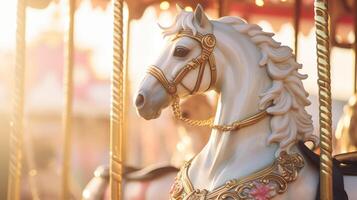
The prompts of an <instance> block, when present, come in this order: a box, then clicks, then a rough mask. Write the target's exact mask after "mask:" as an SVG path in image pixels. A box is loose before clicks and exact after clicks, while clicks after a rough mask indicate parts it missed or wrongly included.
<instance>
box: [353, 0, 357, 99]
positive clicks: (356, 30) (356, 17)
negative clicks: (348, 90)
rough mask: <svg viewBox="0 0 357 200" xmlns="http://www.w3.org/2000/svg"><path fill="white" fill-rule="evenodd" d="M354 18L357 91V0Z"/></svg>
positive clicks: (355, 83)
mask: <svg viewBox="0 0 357 200" xmlns="http://www.w3.org/2000/svg"><path fill="white" fill-rule="evenodd" d="M353 6H354V7H353V10H354V11H355V12H354V19H353V30H354V35H355V41H354V43H353V50H354V53H355V74H354V75H355V77H354V88H353V89H354V90H353V91H354V93H357V0H355V1H354V5H353Z"/></svg>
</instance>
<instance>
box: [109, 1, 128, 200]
mask: <svg viewBox="0 0 357 200" xmlns="http://www.w3.org/2000/svg"><path fill="white" fill-rule="evenodd" d="M123 6H124V0H115V1H114V35H113V44H114V46H113V48H114V49H113V73H112V80H111V92H112V94H111V96H112V99H111V114H110V156H111V157H110V199H112V200H119V199H121V198H122V172H123V171H122V162H123V131H124V128H125V127H124V89H125V88H124V50H123Z"/></svg>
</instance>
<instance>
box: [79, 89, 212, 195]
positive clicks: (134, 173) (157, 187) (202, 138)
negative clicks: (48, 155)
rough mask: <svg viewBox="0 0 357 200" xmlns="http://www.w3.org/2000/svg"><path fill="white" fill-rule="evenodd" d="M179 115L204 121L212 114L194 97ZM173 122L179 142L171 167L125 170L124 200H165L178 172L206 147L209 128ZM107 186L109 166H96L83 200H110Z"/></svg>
mask: <svg viewBox="0 0 357 200" xmlns="http://www.w3.org/2000/svg"><path fill="white" fill-rule="evenodd" d="M182 112H183V114H184V115H185V116H187V117H192V118H194V119H203V118H206V117H210V116H212V115H213V113H214V110H213V107H212V105H211V104H210V102H209V99H208V98H207V97H206V96H204V95H196V96H192V97H190V98H188V99H186V100H185V101H184V102H183V103H182ZM175 122H177V125H178V134H179V141H178V143H177V145H176V150H175V152H174V153H173V156H172V158H171V163H170V165H162V164H160V165H157V164H155V165H151V166H148V167H145V168H143V169H136V168H132V167H125V171H126V172H125V174H124V181H125V184H124V199H125V200H145V199H149V200H150V199H155V200H167V199H168V198H169V195H168V193H169V191H170V188H171V183H172V182H173V181H174V178H175V176H176V174H177V172H178V168H179V167H181V166H182V165H183V164H184V162H185V161H188V160H190V159H191V158H192V157H193V156H194V155H195V154H197V153H198V152H199V151H200V150H201V149H202V148H203V146H204V145H205V144H206V143H207V141H208V137H209V133H210V130H209V129H208V128H205V127H192V126H188V125H186V124H184V123H181V122H180V121H175ZM108 186H109V169H108V166H99V167H98V168H97V169H96V170H95V172H94V177H93V178H92V179H91V181H90V182H89V183H88V184H87V186H86V187H85V189H84V191H83V195H82V196H83V200H97V199H109V198H108V192H109V190H108V189H109V187H108ZM165 191H166V192H165Z"/></svg>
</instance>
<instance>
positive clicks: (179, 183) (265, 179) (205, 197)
mask: <svg viewBox="0 0 357 200" xmlns="http://www.w3.org/2000/svg"><path fill="white" fill-rule="evenodd" d="M189 166H190V162H187V163H186V164H185V165H184V166H183V167H182V169H181V171H180V172H179V173H178V175H177V177H176V179H175V183H174V185H173V187H172V188H173V189H172V190H171V193H170V194H171V200H224V199H227V198H231V199H234V200H248V199H249V200H268V199H271V198H273V197H274V196H277V195H279V194H283V193H284V192H286V190H287V188H288V184H289V183H290V182H293V181H295V180H296V179H297V177H298V173H299V171H300V170H301V169H302V168H303V167H304V159H303V157H302V156H301V155H299V154H297V153H295V154H288V153H286V152H285V151H283V152H281V153H280V155H279V157H278V158H277V160H276V161H275V162H274V164H273V165H271V166H269V167H267V168H265V169H263V170H261V171H259V172H257V173H255V174H253V175H251V176H248V177H246V178H244V179H241V180H238V179H233V180H230V181H228V182H227V183H226V184H224V185H222V186H221V187H219V188H217V189H215V190H213V191H207V190H197V189H194V188H193V186H192V183H191V181H190V180H189V178H188V168H189Z"/></svg>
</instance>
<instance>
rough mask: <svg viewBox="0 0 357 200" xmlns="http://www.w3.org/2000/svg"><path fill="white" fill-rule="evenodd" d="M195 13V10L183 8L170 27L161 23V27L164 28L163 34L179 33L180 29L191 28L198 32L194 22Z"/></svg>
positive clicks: (194, 32)
mask: <svg viewBox="0 0 357 200" xmlns="http://www.w3.org/2000/svg"><path fill="white" fill-rule="evenodd" d="M193 20H194V15H193V12H190V11H185V10H182V11H181V12H180V13H179V14H178V15H177V16H176V18H175V21H174V22H173V24H172V25H171V26H169V27H163V26H161V25H159V26H160V28H161V29H162V30H163V35H164V36H165V37H166V36H171V35H175V34H177V33H178V32H179V31H180V30H182V29H183V30H191V31H192V32H193V34H194V35H196V33H197V28H196V27H195V25H194V23H193Z"/></svg>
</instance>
